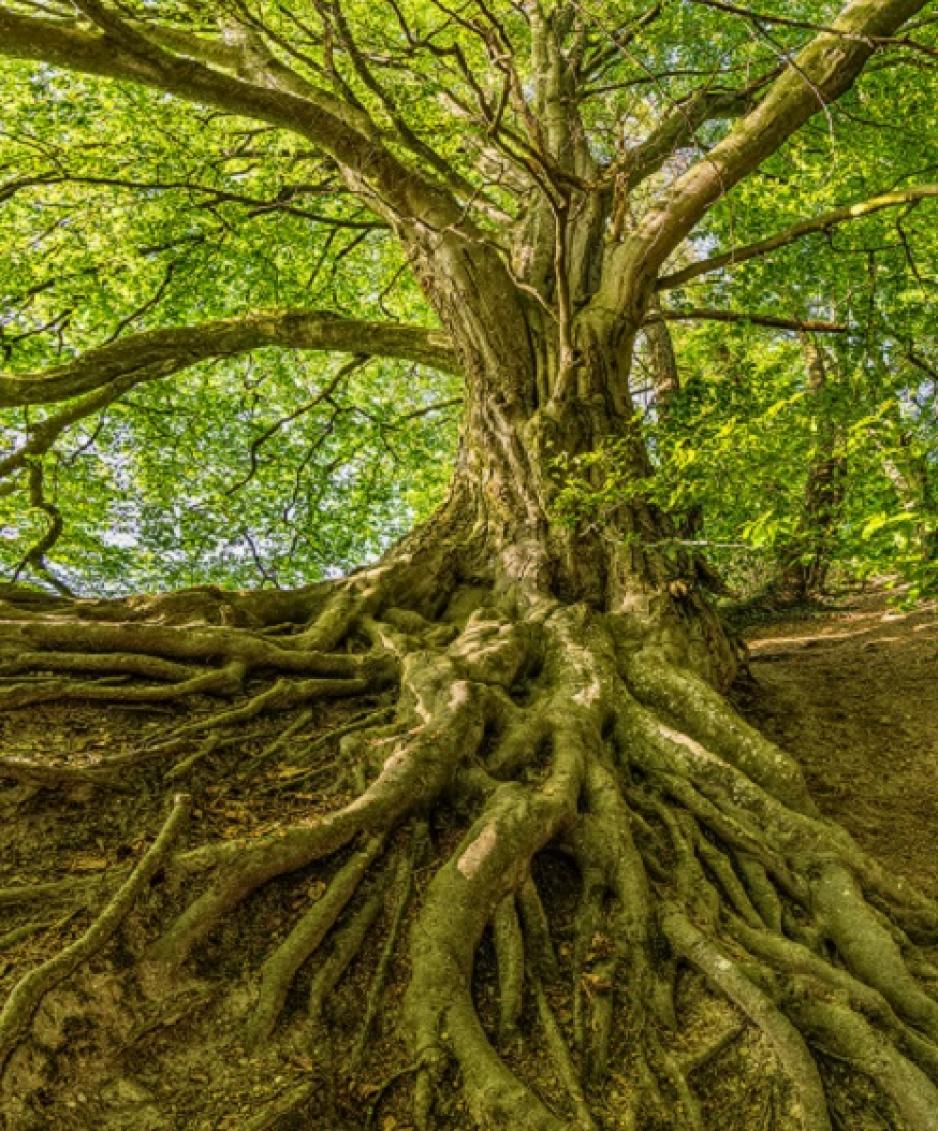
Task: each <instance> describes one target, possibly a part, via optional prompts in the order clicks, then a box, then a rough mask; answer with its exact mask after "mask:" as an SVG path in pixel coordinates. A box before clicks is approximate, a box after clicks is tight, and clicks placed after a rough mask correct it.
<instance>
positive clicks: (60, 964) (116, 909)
mask: <svg viewBox="0 0 938 1131" xmlns="http://www.w3.org/2000/svg"><path fill="white" fill-rule="evenodd" d="M189 807H190V803H189V798H188V797H187V796H186V795H185V794H179V795H178V796H177V797H176V799H175V802H174V804H173V808H172V811H171V812H170V814H169V816H168V817H167V818H166V822H165V824H164V825H163V828H162V829H161V830H160V834H159V836H158V837H157V838H156V840H155V841H154V842H153V844H152V845H151V847H150V848H149V849H148V851H147V853H146V854H145V856H144V857H143V859H142V860H141V861H140V863H139V864H138V865H137V866H136V868H134V870H133V872H131V874H130V876H129V878H128V879H127V881H126V882H125V883H123V884H122V885H121V887H120V888H119V889H118V890H117V892H116V893H115V895H114V898H113V899H112V900H110V902H109V903H108V904H107V906H106V907H105V908H104V910H103V911H102V912H101V914H100V915H99V916H98V917H97V918H96V919H95V921H94V922H93V923H92V924H91V926H90V927H89V928H88V930H87V931H85V933H84V934H83V935H81V937H80V938H78V939H76V940H75V942H73V943H71V944H70V945H69V946H67V947H66V948H65V949H64V950H62V951H60V952H59V953H58V954H57V955H56V956H55V957H54V958H51V959H50V960H49V961H48V962H45V963H43V964H42V965H41V966H37V967H36V968H35V969H33V970H31V971H30V972H29V973H28V974H26V975H25V977H23V978H21V979H20V980H19V981H18V982H17V983H16V985H15V986H14V987H13V991H12V993H11V994H10V996H9V997H8V998H7V1000H6V1003H5V1005H4V1007H3V1011H2V1012H0V1068H2V1067H3V1065H4V1064H5V1063H6V1061H7V1059H8V1057H9V1056H10V1053H11V1052H12V1051H13V1049H14V1048H15V1047H16V1045H17V1043H18V1041H19V1040H20V1039H21V1037H22V1036H23V1034H24V1032H25V1031H26V1029H27V1028H28V1026H29V1023H30V1021H31V1020H32V1017H33V1014H34V1013H35V1012H36V1009H37V1008H38V1006H39V1003H40V1002H41V1001H42V998H43V996H44V995H45V994H46V993H48V991H49V990H50V989H51V988H52V987H53V986H54V985H56V984H57V983H58V982H61V981H62V980H63V978H67V977H68V976H69V975H70V974H71V973H73V972H74V970H75V969H76V968H77V967H78V966H79V964H80V963H82V962H85V961H86V960H87V959H88V958H89V957H90V956H91V955H92V954H94V953H95V952H96V951H98V950H100V949H101V947H102V946H104V944H105V943H106V942H107V941H108V940H109V939H110V938H111V937H112V936H113V934H114V932H115V931H116V930H117V929H118V927H119V926H120V924H121V921H122V920H123V919H124V918H125V916H126V915H128V914H129V912H130V910H131V909H132V907H133V905H134V901H135V900H136V898H137V896H138V895H139V894H140V892H141V891H142V890H143V888H144V887H145V886H146V885H147V884H148V883H149V882H150V880H151V879H152V878H153V876H154V874H155V873H156V871H157V870H158V869H159V868H160V867H161V866H162V864H163V862H164V861H165V859H166V857H167V855H168V854H169V852H170V850H171V848H172V847H173V845H174V843H175V841H176V840H177V838H178V837H179V835H180V833H181V832H182V829H183V827H184V825H185V822H186V819H187V817H188V815H189Z"/></svg>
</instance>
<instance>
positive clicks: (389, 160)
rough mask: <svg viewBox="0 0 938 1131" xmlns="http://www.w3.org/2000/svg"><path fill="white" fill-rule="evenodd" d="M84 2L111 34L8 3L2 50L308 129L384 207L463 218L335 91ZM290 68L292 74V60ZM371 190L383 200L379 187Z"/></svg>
mask: <svg viewBox="0 0 938 1131" xmlns="http://www.w3.org/2000/svg"><path fill="white" fill-rule="evenodd" d="M81 8H82V11H83V12H84V13H85V14H86V15H88V16H89V17H90V18H92V19H93V20H94V22H95V23H96V24H98V26H100V27H102V28H105V29H106V30H105V31H104V32H103V34H102V33H99V32H89V31H84V30H81V29H80V28H77V27H76V26H74V25H73V24H71V23H66V22H64V21H59V20H50V19H37V18H34V17H31V16H20V15H17V14H15V13H13V12H10V11H7V10H5V9H0V55H8V56H12V57H14V58H19V59H36V60H39V61H41V62H45V63H50V64H52V65H53V66H57V67H63V68H65V69H67V70H73V71H80V72H84V73H86V74H94V75H102V76H105V77H107V78H114V79H121V80H125V81H129V82H134V83H141V84H143V85H144V86H152V87H156V88H157V89H158V90H163V91H167V92H169V93H171V94H174V95H176V96H177V97H179V98H183V99H186V100H187V101H192V102H199V103H203V104H205V105H208V106H217V107H219V108H220V109H222V110H226V111H228V112H230V113H234V114H242V115H245V116H246V117H250V118H257V119H260V120H261V121H265V122H269V123H270V124H271V125H275V126H280V127H282V128H284V129H288V130H291V131H293V132H294V133H298V134H301V135H302V136H303V137H305V138H307V139H308V140H310V141H311V142H313V143H314V144H315V145H317V146H319V147H320V148H322V149H323V150H325V152H327V153H329V154H330V155H331V156H332V157H334V158H335V159H336V160H337V161H338V162H339V163H340V164H341V165H342V166H344V167H345V168H346V169H348V170H350V171H352V172H353V173H354V174H355V175H356V176H358V177H361V178H363V179H364V180H365V181H366V182H367V184H369V185H370V186H373V188H374V190H375V191H376V193H377V196H378V198H379V199H380V202H381V205H379V206H378V211H382V207H381V206H382V205H383V206H386V208H387V209H389V210H390V211H391V212H392V213H394V214H395V215H397V216H401V217H406V218H412V219H413V218H420V219H423V220H425V221H427V222H429V223H432V224H434V225H440V226H442V225H447V224H459V223H460V221H461V220H462V218H463V217H462V209H461V207H460V205H459V204H458V203H457V201H456V200H455V199H454V198H453V197H452V196H451V195H450V194H449V192H448V191H447V190H446V189H445V188H443V187H442V186H440V185H438V184H436V183H435V182H434V181H432V180H430V179H429V178H427V177H425V176H424V175H423V174H421V173H420V172H419V171H417V170H416V169H413V168H411V167H410V166H408V165H405V164H404V163H403V162H401V161H400V160H398V158H397V157H395V156H394V155H393V154H392V153H391V152H390V151H389V150H387V149H386V148H385V147H384V146H383V145H382V144H381V143H380V141H378V140H377V138H376V136H375V132H373V131H372V130H370V129H364V128H358V127H357V126H356V125H355V124H353V119H354V117H355V108H353V107H351V106H349V107H344V106H343V105H342V104H341V103H340V102H338V100H336V98H335V97H334V96H333V95H331V94H328V93H326V92H320V91H318V90H317V88H315V87H313V86H312V85H311V84H309V83H306V82H305V81H303V83H302V90H303V94H302V96H301V95H299V94H297V93H296V90H297V89H298V88H297V86H296V83H295V82H289V83H287V82H284V84H283V85H282V86H281V85H278V84H277V83H276V79H277V77H278V76H277V75H274V74H271V75H270V76H269V77H270V80H271V81H270V82H269V83H267V84H265V85H258V84H255V83H253V82H246V81H244V80H242V79H240V78H236V77H234V76H233V75H229V74H225V73H224V72H222V71H219V70H215V69H214V68H213V67H210V66H206V65H205V64H203V63H201V62H197V61H196V60H195V59H193V58H192V57H191V55H190V57H183V56H181V55H175V54H172V53H171V52H169V51H167V50H165V49H164V48H163V47H161V46H159V45H158V44H157V43H156V42H155V41H154V39H153V38H150V37H148V36H146V35H144V34H142V33H141V32H139V31H137V30H135V29H134V28H133V27H132V26H131V25H130V24H127V23H124V22H123V21H122V20H120V19H119V18H118V17H117V16H116V15H115V14H114V13H112V12H111V11H110V10H108V9H105V8H104V7H103V6H101V5H100V4H98V3H97V2H96V0H84V2H83V3H82V4H81ZM194 42H195V41H194ZM197 42H198V46H199V49H200V51H199V53H200V54H202V55H203V56H205V55H206V52H207V45H206V43H205V41H197ZM194 49H195V48H194V47H191V48H190V51H192V50H194ZM213 61H215V58H214V57H213ZM282 70H283V71H284V72H285V74H286V75H287V76H288V77H289V76H291V74H292V73H291V72H289V71H288V69H287V68H282ZM294 77H295V76H294ZM346 111H347V112H346ZM363 196H365V197H366V198H367V199H368V201H369V203H370V204H371V205H372V206H373V207H374V206H375V203H376V202H375V198H374V196H373V195H372V194H371V193H367V192H366V193H363Z"/></svg>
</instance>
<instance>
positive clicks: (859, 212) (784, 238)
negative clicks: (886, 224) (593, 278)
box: [657, 185, 938, 291]
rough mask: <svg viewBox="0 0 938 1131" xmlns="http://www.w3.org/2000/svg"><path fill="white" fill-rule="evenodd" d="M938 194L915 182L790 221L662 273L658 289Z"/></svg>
mask: <svg viewBox="0 0 938 1131" xmlns="http://www.w3.org/2000/svg"><path fill="white" fill-rule="evenodd" d="M935 196H938V185H918V186H916V187H914V188H908V189H897V190H896V191H895V192H886V193H883V194H882V195H880V196H872V197H870V198H869V199H868V200H861V201H859V202H858V203H856V204H846V205H844V206H843V207H841V208H834V209H832V210H831V211H830V212H825V213H823V214H822V215H820V216H815V217H814V218H813V219H811V220H801V221H799V222H798V223H797V224H792V226H791V227H790V228H785V229H784V231H781V232H777V233H776V234H775V235H774V236H767V237H766V238H765V239H763V240H757V241H756V242H755V243H750V244H744V245H743V246H742V247H737V248H733V249H732V250H731V251H727V252H724V253H723V254H722V255H713V256H711V257H710V258H709V259H702V260H700V261H699V262H697V263H691V264H688V266H687V267H684V268H682V269H681V270H680V271H675V272H673V273H672V274H670V275H663V276H662V277H661V278H660V279H659V280H658V285H657V289H658V290H659V291H669V290H673V289H674V288H675V287H680V286H682V285H683V284H684V283H686V282H688V281H689V280H690V279H695V278H697V276H698V275H706V274H709V273H710V272H711V271H719V270H720V268H721V267H728V266H732V267H735V266H736V265H737V264H739V263H745V262H746V260H747V259H754V258H755V257H756V256H757V255H766V254H767V253H768V252H770V251H776V250H777V249H778V248H780V247H784V246H785V245H786V244H790V243H793V242H794V241H795V240H798V239H801V237H802V236H807V235H810V234H811V233H812V232H826V231H828V230H829V229H830V228H832V227H834V226H835V225H836V224H843V223H845V222H846V221H848V220H858V219H859V218H860V217H861V216H870V215H872V214H873V213H874V212H879V211H881V210H882V209H884V208H896V207H898V206H899V205H903V204H913V203H914V202H915V201H918V200H924V199H926V198H927V197H935Z"/></svg>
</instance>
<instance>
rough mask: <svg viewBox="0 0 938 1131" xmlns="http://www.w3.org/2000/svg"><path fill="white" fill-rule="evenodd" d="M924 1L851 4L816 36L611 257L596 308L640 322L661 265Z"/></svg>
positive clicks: (842, 87)
mask: <svg viewBox="0 0 938 1131" xmlns="http://www.w3.org/2000/svg"><path fill="white" fill-rule="evenodd" d="M926 3H927V0H851V2H850V3H848V4H847V6H846V7H845V8H844V9H843V10H842V11H841V13H840V15H839V16H838V17H837V19H836V20H835V21H834V23H833V25H832V30H831V31H826V32H822V33H820V34H819V35H818V36H816V37H815V38H814V39H813V40H812V41H811V42H810V43H809V44H808V45H807V47H805V48H804V49H803V50H802V51H800V52H799V54H798V55H797V57H796V58H795V59H794V60H793V61H792V62H791V63H790V64H789V66H788V67H786V69H785V71H784V72H783V73H782V75H781V76H780V77H779V78H777V79H776V80H775V82H773V83H772V85H771V86H770V87H769V90H768V92H767V93H766V95H765V97H764V98H763V99H762V101H761V102H760V103H759V105H758V106H757V107H756V108H755V109H754V110H753V111H751V112H750V113H749V114H747V115H746V117H745V118H743V119H741V120H740V121H739V122H737V123H736V125H735V126H734V127H733V128H732V129H731V130H730V132H729V133H728V134H727V135H726V137H725V138H723V140H722V141H720V142H718V143H717V144H716V145H715V146H714V147H713V149H712V150H710V152H709V153H708V154H707V155H706V156H705V157H703V158H702V159H701V160H700V161H698V162H696V164H694V165H693V166H692V167H691V168H690V169H689V170H688V171H687V172H686V173H684V174H683V175H682V176H680V177H678V179H677V180H676V181H675V183H674V184H673V186H672V187H671V190H670V192H669V193H668V194H667V195H666V196H665V197H664V199H662V200H661V201H660V202H659V203H658V204H657V205H656V206H655V207H653V208H652V209H651V210H650V211H649V212H648V213H646V215H645V216H644V218H643V219H642V221H641V222H640V223H639V224H638V226H637V227H636V229H635V230H634V232H632V233H631V234H630V235H629V236H628V237H627V238H626V239H625V240H623V241H622V243H620V244H618V245H617V246H616V247H615V248H614V249H613V251H612V253H611V254H610V255H609V256H608V257H607V262H606V266H605V270H604V273H603V275H604V277H603V283H602V285H601V287H600V288H599V290H598V292H597V294H596V297H595V299H594V304H595V307H597V308H599V309H601V310H605V311H607V312H609V313H613V312H615V313H616V314H626V315H627V316H628V317H630V318H633V319H634V320H635V321H636V322H640V321H641V318H642V314H643V313H644V306H645V304H646V303H647V301H648V294H649V291H650V289H651V286H652V282H653V280H654V278H655V276H656V275H657V273H658V271H659V270H660V269H661V266H662V264H663V263H664V262H665V260H666V259H667V258H668V256H669V255H670V254H671V253H672V252H673V251H674V249H675V248H676V247H677V246H678V245H679V244H680V243H681V241H682V240H684V239H685V238H686V237H687V235H688V234H689V233H690V232H691V230H692V229H693V227H694V226H695V225H696V224H697V222H698V221H699V220H700V219H701V217H702V216H703V215H704V214H705V213H706V211H707V210H708V209H709V208H710V207H711V206H712V205H713V204H714V203H715V202H716V201H717V200H719V199H720V197H722V196H724V195H725V194H726V193H727V192H728V191H729V190H730V189H731V188H732V187H733V186H734V185H735V184H737V183H738V182H739V181H740V180H742V179H743V177H745V176H746V175H747V174H749V173H751V172H752V170H753V169H755V168H757V167H758V166H759V165H760V164H761V163H762V162H763V161H764V160H765V159H766V158H767V157H769V156H770V155H771V154H773V153H774V152H775V151H776V150H777V149H779V147H780V146H781V145H782V144H783V143H784V142H785V141H786V140H787V139H788V138H789V137H790V136H791V135H792V134H793V133H794V132H795V131H796V130H798V129H799V128H800V127H801V126H802V125H804V123H805V122H807V121H808V120H809V119H810V118H812V117H813V116H814V115H815V114H816V113H818V111H820V110H822V109H823V108H824V107H825V106H827V105H828V103H830V102H832V101H834V100H835V99H836V98H838V97H840V95H841V94H843V93H844V91H846V90H848V89H849V88H850V86H851V85H852V84H853V82H854V80H855V79H856V77H857V76H858V75H859V74H860V72H861V71H862V70H863V67H864V66H865V64H866V62H867V60H868V59H869V57H870V56H871V55H872V54H873V52H874V51H875V50H876V42H875V41H876V40H877V39H878V38H880V37H883V36H890V35H892V34H893V32H895V31H897V30H898V29H899V28H900V27H901V26H902V25H903V24H904V23H905V22H906V20H908V19H910V18H911V17H912V16H914V15H915V13H916V12H918V11H920V10H921V9H922V8H923V7H924V6H925V4H926Z"/></svg>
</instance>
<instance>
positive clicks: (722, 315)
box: [645, 307, 849, 334]
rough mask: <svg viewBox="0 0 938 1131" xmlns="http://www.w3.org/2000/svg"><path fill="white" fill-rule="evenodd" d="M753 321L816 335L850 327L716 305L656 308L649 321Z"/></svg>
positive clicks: (838, 323)
mask: <svg viewBox="0 0 938 1131" xmlns="http://www.w3.org/2000/svg"><path fill="white" fill-rule="evenodd" d="M684 321H707V322H751V323H753V325H755V326H772V327H774V328H775V329H777V330H800V331H803V332H806V333H815V334H845V333H846V332H847V330H848V329H849V327H848V326H845V325H844V324H843V323H842V322H825V321H823V320H821V319H816V318H782V317H779V316H777V315H775V314H758V313H756V312H754V311H748V310H719V309H717V308H716V307H695V308H693V309H690V310H653V311H652V312H651V313H650V314H648V315H646V317H645V322H646V323H648V322H684Z"/></svg>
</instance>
